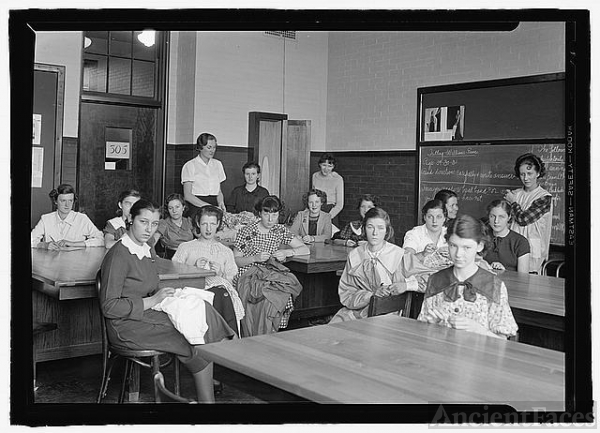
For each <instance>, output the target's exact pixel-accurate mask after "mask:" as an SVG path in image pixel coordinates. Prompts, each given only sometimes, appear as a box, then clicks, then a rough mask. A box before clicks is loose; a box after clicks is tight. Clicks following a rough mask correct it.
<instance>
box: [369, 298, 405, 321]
mask: <svg viewBox="0 0 600 433" xmlns="http://www.w3.org/2000/svg"><path fill="white" fill-rule="evenodd" d="M411 304H412V292H404V293H401V294H399V295H391V296H385V297H382V298H380V297H377V296H372V297H371V300H370V301H369V309H368V310H367V316H368V317H373V316H380V315H382V314H388V313H393V312H398V313H399V314H401V315H402V316H403V317H410V307H411Z"/></svg>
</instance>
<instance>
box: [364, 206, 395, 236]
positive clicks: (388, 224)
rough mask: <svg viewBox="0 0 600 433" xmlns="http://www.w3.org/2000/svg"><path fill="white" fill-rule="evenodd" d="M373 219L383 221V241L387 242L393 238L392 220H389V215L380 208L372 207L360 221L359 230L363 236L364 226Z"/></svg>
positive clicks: (365, 232)
mask: <svg viewBox="0 0 600 433" xmlns="http://www.w3.org/2000/svg"><path fill="white" fill-rule="evenodd" d="M373 218H381V219H382V220H384V221H385V240H386V241H389V240H390V239H392V238H393V237H394V228H393V227H392V220H391V219H390V215H389V214H388V213H387V212H386V211H385V210H383V209H382V208H380V207H373V208H371V209H369V210H368V211H367V213H366V214H365V217H364V218H363V220H362V224H361V230H362V232H363V233H364V234H365V236H366V234H367V231H366V226H367V221H368V220H370V219H373Z"/></svg>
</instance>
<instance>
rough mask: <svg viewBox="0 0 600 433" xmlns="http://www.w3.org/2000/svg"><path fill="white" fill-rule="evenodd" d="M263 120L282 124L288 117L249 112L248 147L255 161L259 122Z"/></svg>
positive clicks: (278, 114)
mask: <svg viewBox="0 0 600 433" xmlns="http://www.w3.org/2000/svg"><path fill="white" fill-rule="evenodd" d="M263 120H267V121H271V122H281V123H283V121H284V120H288V115H287V114H281V113H265V112H262V111H250V113H249V116H248V147H251V148H252V149H254V158H255V159H256V158H258V139H259V136H260V122H261V121H263ZM282 131H283V129H282ZM282 137H283V134H282Z"/></svg>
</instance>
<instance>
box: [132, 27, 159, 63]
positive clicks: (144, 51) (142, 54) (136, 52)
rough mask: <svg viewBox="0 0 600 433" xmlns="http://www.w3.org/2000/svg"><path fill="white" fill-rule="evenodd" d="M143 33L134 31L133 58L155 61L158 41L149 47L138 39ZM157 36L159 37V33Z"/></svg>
mask: <svg viewBox="0 0 600 433" xmlns="http://www.w3.org/2000/svg"><path fill="white" fill-rule="evenodd" d="M141 34H142V32H133V58H134V59H140V60H149V61H154V60H155V59H156V42H155V43H154V45H152V46H150V47H147V46H146V45H144V44H143V43H142V42H141V41H140V40H139V39H138V36H139V35H141ZM156 37H157V38H158V34H157V35H156Z"/></svg>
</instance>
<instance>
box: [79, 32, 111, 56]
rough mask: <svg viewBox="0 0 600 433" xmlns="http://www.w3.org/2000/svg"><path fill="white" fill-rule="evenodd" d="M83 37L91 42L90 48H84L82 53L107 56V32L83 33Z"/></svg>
mask: <svg viewBox="0 0 600 433" xmlns="http://www.w3.org/2000/svg"><path fill="white" fill-rule="evenodd" d="M83 36H84V37H87V38H89V39H90V42H91V44H90V46H88V47H87V48H84V50H83V51H84V53H94V54H108V32H85V33H84V35H83ZM84 47H85V44H84Z"/></svg>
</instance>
